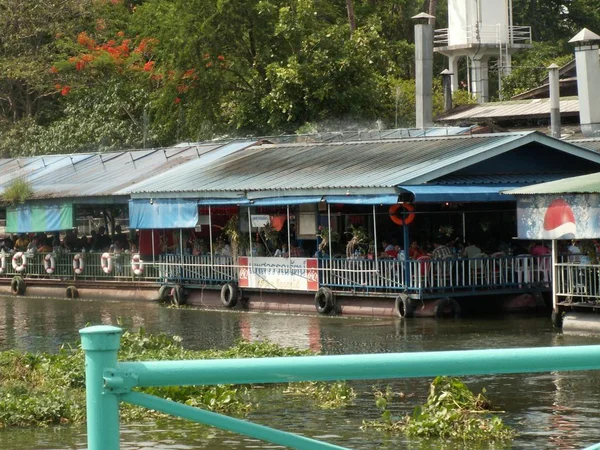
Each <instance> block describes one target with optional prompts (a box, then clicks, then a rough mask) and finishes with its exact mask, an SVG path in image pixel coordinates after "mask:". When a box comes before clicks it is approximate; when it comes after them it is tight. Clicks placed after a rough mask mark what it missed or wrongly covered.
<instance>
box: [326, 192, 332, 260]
mask: <svg viewBox="0 0 600 450" xmlns="http://www.w3.org/2000/svg"><path fill="white" fill-rule="evenodd" d="M327 227H328V228H329V242H328V243H327V247H329V261H330V263H329V264H330V266H331V260H332V259H333V256H332V250H331V233H332V231H331V206H330V205H329V203H327Z"/></svg>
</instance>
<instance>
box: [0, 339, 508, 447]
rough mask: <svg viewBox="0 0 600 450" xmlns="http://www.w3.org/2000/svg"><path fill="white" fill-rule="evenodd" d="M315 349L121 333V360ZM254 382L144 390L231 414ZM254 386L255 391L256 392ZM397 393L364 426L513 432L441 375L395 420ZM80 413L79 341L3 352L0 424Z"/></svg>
mask: <svg viewBox="0 0 600 450" xmlns="http://www.w3.org/2000/svg"><path fill="white" fill-rule="evenodd" d="M313 354H314V353H313V352H310V351H305V350H298V349H293V348H286V347H281V346H279V345H276V344H273V343H270V342H246V341H242V342H238V343H237V344H236V345H234V346H233V347H231V348H229V349H226V350H207V351H194V350H187V349H185V348H183V347H182V345H181V338H179V337H177V336H168V335H166V334H158V335H151V334H147V333H146V332H145V331H144V330H143V329H141V330H140V331H139V332H136V333H131V332H125V333H124V334H123V336H122V339H121V348H120V351H119V360H122V361H142V360H143V361H149V360H190V359H218V358H262V357H281V356H305V355H313ZM254 387H255V386H251V385H235V386H234V385H218V386H168V387H153V388H144V389H142V391H143V392H146V393H148V394H151V395H156V396H158V397H162V398H169V399H171V400H173V401H176V402H180V403H184V404H187V405H189V406H194V407H199V408H203V409H208V410H211V411H216V412H221V413H225V414H230V415H234V416H243V415H244V414H246V413H248V412H249V411H251V410H252V409H253V408H255V407H256V404H255V401H254V400H255V397H254V396H253V391H254V389H253V388H254ZM256 392H257V391H255V392H254V393H256ZM282 394H283V395H284V396H300V397H302V398H303V399H308V400H310V401H311V402H312V405H313V406H314V407H317V408H327V409H333V408H344V407H347V406H350V405H352V404H353V401H354V399H355V397H356V393H355V391H354V389H353V388H352V387H351V386H349V385H348V384H347V383H346V382H343V381H338V382H333V383H324V382H307V383H290V384H289V385H287V386H284V387H283V389H282ZM397 397H398V395H396V394H395V393H394V392H393V391H392V390H391V389H390V388H389V387H388V388H386V389H385V390H384V391H380V390H378V391H377V392H376V394H375V404H376V406H377V407H378V408H380V410H381V411H382V416H381V419H379V420H375V421H368V422H365V423H364V427H371V428H376V429H379V430H382V431H385V432H395V433H403V434H406V435H407V436H411V437H417V438H426V439H427V438H443V439H462V440H478V439H479V440H506V439H510V438H511V437H512V435H513V432H512V431H511V430H510V429H509V428H508V427H506V426H505V425H504V424H503V423H502V420H501V419H500V418H499V417H497V416H493V415H492V412H491V411H490V404H489V401H488V400H487V399H486V398H485V396H484V393H481V394H478V395H474V394H473V393H472V392H471V391H470V390H469V389H468V388H467V387H466V386H465V385H464V384H463V383H462V382H461V381H460V380H457V379H454V378H447V377H438V378H436V379H435V380H434V381H433V383H432V384H431V389H430V393H429V398H428V400H427V403H426V404H425V405H423V406H420V407H417V408H416V409H415V411H414V413H413V414H412V416H406V417H403V418H397V417H394V415H393V414H392V412H391V411H392V403H393V401H394V399H395V398H397ZM161 416H162V414H161V413H158V412H156V411H148V410H146V409H143V408H139V407H136V406H132V405H129V404H123V405H122V406H121V418H122V420H123V421H142V420H145V419H148V418H156V417H161ZM85 419H86V411H85V372H84V353H83V351H82V350H81V348H80V346H76V347H63V348H62V349H61V350H60V351H59V352H58V353H56V354H42V353H28V352H26V353H19V352H16V351H6V352H2V353H0V427H15V426H16V427H27V426H49V425H65V424H76V423H82V422H84V421H85Z"/></svg>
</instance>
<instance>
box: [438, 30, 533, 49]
mask: <svg viewBox="0 0 600 450" xmlns="http://www.w3.org/2000/svg"><path fill="white" fill-rule="evenodd" d="M531 42H532V40H531V27H530V26H512V27H501V26H499V25H479V26H476V25H467V26H465V27H463V28H461V29H460V30H459V33H457V34H456V35H452V36H451V35H450V30H449V29H448V28H439V29H437V30H435V31H434V35H433V43H434V45H435V46H436V47H447V46H449V45H475V44H493V45H499V44H500V43H501V44H502V45H505V44H509V45H510V44H531Z"/></svg>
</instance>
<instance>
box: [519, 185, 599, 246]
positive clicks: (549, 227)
mask: <svg viewBox="0 0 600 450" xmlns="http://www.w3.org/2000/svg"><path fill="white" fill-rule="evenodd" d="M517 234H518V237H519V239H596V238H600V195H599V194H565V195H560V196H557V195H527V196H519V198H518V200H517Z"/></svg>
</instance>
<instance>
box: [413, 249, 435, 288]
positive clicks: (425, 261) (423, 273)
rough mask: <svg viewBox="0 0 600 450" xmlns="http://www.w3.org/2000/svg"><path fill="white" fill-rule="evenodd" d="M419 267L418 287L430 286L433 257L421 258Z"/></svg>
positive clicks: (418, 260) (418, 263)
mask: <svg viewBox="0 0 600 450" xmlns="http://www.w3.org/2000/svg"><path fill="white" fill-rule="evenodd" d="M417 266H418V267H419V280H418V281H417V280H415V281H416V282H417V285H418V287H425V286H430V285H431V282H430V280H429V275H430V271H431V257H430V256H427V255H425V256H419V257H418V258H417Z"/></svg>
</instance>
